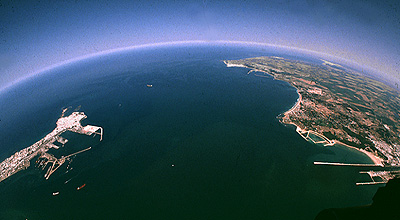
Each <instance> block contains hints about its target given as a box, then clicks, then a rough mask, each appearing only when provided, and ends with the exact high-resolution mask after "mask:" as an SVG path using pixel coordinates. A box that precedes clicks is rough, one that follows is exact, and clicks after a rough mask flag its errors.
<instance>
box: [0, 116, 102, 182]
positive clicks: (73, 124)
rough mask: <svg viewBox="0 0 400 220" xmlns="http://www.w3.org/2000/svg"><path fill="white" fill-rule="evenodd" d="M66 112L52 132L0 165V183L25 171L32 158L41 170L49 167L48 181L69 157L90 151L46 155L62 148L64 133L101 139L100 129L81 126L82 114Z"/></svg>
mask: <svg viewBox="0 0 400 220" xmlns="http://www.w3.org/2000/svg"><path fill="white" fill-rule="evenodd" d="M66 110H67V109H64V110H63V113H62V115H61V117H60V118H59V119H58V120H57V123H56V124H57V127H56V128H55V129H54V130H53V131H52V132H50V133H49V134H47V135H46V136H45V137H44V138H42V139H41V140H39V141H37V142H36V143H34V144H32V145H31V146H29V147H27V148H24V149H22V150H20V151H18V152H16V153H15V154H13V155H12V156H10V157H9V158H7V159H5V160H4V161H3V162H1V163H0V182H1V181H3V180H5V179H7V178H8V177H10V176H12V175H14V174H16V173H17V172H19V171H21V170H25V169H27V168H28V167H29V166H30V164H31V163H30V161H31V160H32V159H34V158H37V162H39V165H40V166H41V167H42V169H44V168H46V167H47V165H49V168H48V170H47V172H46V174H45V178H46V179H48V178H49V177H50V176H51V174H53V173H54V172H55V171H56V170H57V169H58V168H59V167H60V166H62V165H63V164H64V162H65V161H66V160H68V159H69V158H70V157H71V156H73V155H76V154H78V153H81V152H84V151H87V150H89V149H90V147H89V148H86V149H84V150H81V151H78V152H76V153H73V154H70V155H68V156H62V157H61V158H56V157H55V156H54V155H52V154H49V153H47V151H49V150H50V149H59V148H60V147H64V145H65V144H66V143H67V142H68V140H67V139H66V138H63V137H61V135H62V134H63V133H64V132H66V131H71V132H74V133H78V134H84V135H92V134H94V135H96V134H97V135H100V141H101V140H102V139H103V128H102V127H98V126H93V125H86V126H85V127H83V126H82V125H81V121H82V120H83V119H86V118H87V116H86V115H85V114H84V113H83V112H72V113H71V114H70V115H69V116H64V113H65V112H66Z"/></svg>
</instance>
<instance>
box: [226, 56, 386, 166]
mask: <svg viewBox="0 0 400 220" xmlns="http://www.w3.org/2000/svg"><path fill="white" fill-rule="evenodd" d="M223 62H224V63H225V64H226V66H227V67H242V68H248V69H250V71H249V72H248V74H249V73H250V72H252V71H258V72H264V73H267V74H269V75H271V74H270V73H268V72H266V71H263V70H258V69H254V68H250V67H247V66H245V65H242V64H231V63H228V62H226V61H223ZM271 76H273V77H274V79H275V76H274V75H271ZM291 85H292V86H293V87H294V88H295V89H296V92H297V94H298V96H299V97H298V98H297V101H296V102H295V103H294V105H293V106H292V107H291V108H290V109H289V110H287V111H286V112H284V113H283V117H282V119H284V118H285V117H287V116H288V114H290V113H292V112H293V111H295V110H296V109H297V108H299V107H300V104H301V102H302V101H303V99H302V96H301V94H300V92H299V89H298V88H297V87H296V86H295V85H293V84H291ZM280 122H281V123H282V124H287V125H294V126H296V132H297V133H298V134H299V135H300V136H301V137H302V138H304V139H305V140H306V141H309V140H308V139H307V138H309V137H308V133H310V132H312V133H313V134H318V136H320V137H321V138H323V139H325V141H326V142H327V143H326V144H324V146H334V145H335V144H340V145H342V146H345V147H348V148H351V149H354V150H357V151H359V152H361V153H363V154H364V155H366V156H367V157H369V158H370V160H371V161H372V162H373V163H374V164H375V165H377V166H382V167H383V166H384V165H383V159H382V158H380V157H378V156H376V155H375V154H373V153H372V152H369V151H366V150H364V149H360V148H356V147H353V146H350V145H348V144H345V143H343V142H341V141H338V140H330V139H329V138H327V137H325V136H324V135H322V134H320V133H318V132H314V131H307V130H303V129H301V128H300V127H299V126H298V125H297V124H295V123H294V122H292V121H288V122H284V120H280ZM302 133H307V137H305V136H304V135H303V134H302ZM309 139H310V140H311V141H312V142H314V144H317V143H316V142H315V141H314V140H312V139H311V138H309ZM321 143H322V142H321Z"/></svg>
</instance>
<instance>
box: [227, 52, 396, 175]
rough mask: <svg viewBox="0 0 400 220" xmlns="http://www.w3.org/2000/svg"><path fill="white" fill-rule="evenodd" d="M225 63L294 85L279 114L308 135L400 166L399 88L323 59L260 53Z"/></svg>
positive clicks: (312, 140)
mask: <svg viewBox="0 0 400 220" xmlns="http://www.w3.org/2000/svg"><path fill="white" fill-rule="evenodd" d="M224 63H225V64H226V65H227V67H245V68H249V69H250V71H249V73H250V72H261V73H262V74H263V75H266V74H268V75H271V76H273V77H274V79H277V80H282V81H285V82H288V83H289V84H291V85H292V86H294V87H295V88H296V89H297V93H298V95H299V98H298V100H297V103H296V104H295V105H294V106H293V107H292V108H291V109H290V110H289V111H287V112H285V113H283V114H281V115H279V116H278V118H279V119H280V121H281V122H282V123H285V124H293V125H295V126H296V127H297V129H296V131H297V132H298V133H299V134H300V135H301V136H302V137H303V138H304V139H306V140H308V141H311V142H313V143H316V144H323V145H325V146H329V145H333V144H335V143H340V144H343V145H346V146H348V147H352V148H355V149H357V150H359V151H361V152H363V153H365V154H366V155H368V156H369V157H370V158H371V159H373V161H374V163H375V164H376V165H379V166H385V167H389V166H390V167H397V166H400V136H399V134H400V96H399V93H398V91H396V90H395V89H393V88H391V87H389V86H387V85H385V84H384V83H381V82H379V81H377V80H374V79H371V78H369V77H367V76H365V75H363V74H361V73H359V72H356V71H354V70H350V69H348V68H345V67H343V66H341V65H338V64H334V63H331V62H328V61H325V60H321V63H311V62H305V61H304V62H303V61H297V60H296V61H294V60H289V59H284V58H281V57H256V58H248V59H242V60H225V61H224ZM263 75H258V76H263Z"/></svg>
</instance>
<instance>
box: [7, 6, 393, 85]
mask: <svg viewBox="0 0 400 220" xmlns="http://www.w3.org/2000/svg"><path fill="white" fill-rule="evenodd" d="M192 40H201V41H219V40H222V41H251V42H258V43H266V44H272V45H281V46H289V47H295V48H300V49H306V50H312V51H316V52H322V53H326V54H330V55H333V56H337V57H341V58H344V59H347V60H351V61H354V62H356V63H359V64H361V65H363V66H365V67H370V68H372V69H375V70H377V71H379V72H380V73H381V74H382V75H383V76H384V77H386V78H391V79H394V81H396V80H397V81H400V1H368V0H352V1H347V0H345V1H332V0H331V1H327V0H325V1H317V0H308V1H294V0H293V1H290V0H286V1H285V0H284V1H278V0H272V1H268V0H266V1H235V0H233V1H205V0H203V1H117V0H113V1H112V0H111V1H102V0H97V1H79V0H76V1H33V0H32V1H7V0H2V1H0V88H3V87H5V86H7V85H10V84H13V83H15V82H17V81H18V79H21V78H23V77H26V76H28V75H31V74H34V73H36V72H38V71H40V70H41V69H44V68H46V67H49V66H52V65H55V64H57V63H60V62H64V61H66V60H70V59H74V58H77V57H81V56H85V55H89V54H93V53H97V52H101V51H105V50H111V49H115V48H123V47H131V46H136V45H141V44H151V43H160V42H170V41H192Z"/></svg>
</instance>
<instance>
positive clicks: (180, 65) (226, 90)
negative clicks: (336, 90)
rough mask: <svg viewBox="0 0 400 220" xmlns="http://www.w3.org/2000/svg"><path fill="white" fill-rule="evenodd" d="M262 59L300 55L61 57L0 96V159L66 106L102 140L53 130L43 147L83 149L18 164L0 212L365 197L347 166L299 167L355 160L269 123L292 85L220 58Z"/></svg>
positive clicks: (208, 210)
mask: <svg viewBox="0 0 400 220" xmlns="http://www.w3.org/2000/svg"><path fill="white" fill-rule="evenodd" d="M262 55H274V56H281V57H287V58H292V59H300V60H308V61H309V60H312V59H311V58H309V57H304V56H301V55H299V54H294V53H289V52H287V51H280V50H277V49H273V48H260V47H245V46H234V45H175V46H159V47H149V48H140V49H132V50H125V51H120V52H115V53H112V54H108V55H102V56H96V57H92V58H88V59H85V60H81V61H77V62H74V63H70V64H66V65H63V66H60V67H56V68H54V69H52V70H49V71H46V72H44V73H42V74H40V75H37V76H34V77H31V78H29V79H28V80H25V81H23V82H21V83H19V84H17V85H15V86H13V87H11V88H8V89H7V90H5V91H2V93H0V131H1V132H0V159H1V160H4V159H5V158H7V157H9V156H11V155H12V154H13V153H15V152H16V151H18V150H21V149H23V148H26V147H28V146H30V145H31V144H33V143H35V142H36V141H38V140H39V139H41V138H43V137H44V136H45V135H46V134H47V133H49V132H50V131H52V130H53V129H54V128H55V127H56V124H55V123H56V121H57V119H58V118H59V117H60V114H61V111H62V109H63V108H66V107H71V108H70V110H69V111H68V112H69V113H71V112H72V111H73V110H74V109H77V108H79V111H83V112H85V114H86V115H87V116H88V118H87V119H85V120H84V121H83V125H86V124H91V125H97V126H102V127H103V128H104V138H103V141H102V142H99V137H98V136H96V137H88V136H83V135H78V134H73V133H66V134H65V135H63V136H64V137H67V138H68V139H69V140H70V142H68V143H67V144H66V145H65V147H64V148H62V149H59V150H57V151H53V152H52V153H54V154H55V155H67V154H70V153H73V152H76V151H78V150H81V149H84V148H86V147H88V146H92V149H91V150H90V151H87V152H84V153H81V154H79V155H77V156H76V157H73V159H72V161H71V162H70V163H69V167H68V169H67V165H68V164H67V163H66V164H64V165H63V166H62V167H61V168H60V169H59V170H57V171H56V172H55V173H54V174H53V175H52V176H51V177H50V179H49V180H45V179H44V177H43V175H44V173H45V171H43V170H41V169H39V168H37V167H35V166H34V161H31V164H32V166H31V167H30V168H28V169H27V170H25V171H21V172H19V173H17V174H16V175H14V176H12V177H10V178H8V179H7V180H5V181H3V182H1V183H0V195H1V199H0V219H29V220H32V219H313V218H314V217H315V216H316V214H317V213H318V212H319V211H321V210H322V209H325V208H332V207H347V206H359V205H366V204H369V203H371V202H372V197H373V195H374V194H375V192H376V190H377V187H376V186H356V185H355V182H357V181H365V180H368V176H364V175H361V174H359V173H358V171H359V170H360V169H359V168H351V167H350V168H349V167H326V166H314V165H313V161H316V160H318V161H336V162H352V163H353V162H354V163H370V162H371V161H370V160H369V158H368V157H366V156H365V155H363V154H361V153H359V152H358V151H355V150H351V149H347V148H345V147H343V146H334V147H323V146H319V145H314V144H311V143H309V142H306V141H305V140H304V139H302V138H301V137H300V136H299V135H298V134H297V133H296V131H295V128H294V127H293V126H286V125H283V124H280V123H279V121H278V120H277V119H276V116H278V115H279V114H280V113H283V112H285V111H286V110H288V109H290V108H291V107H292V106H293V104H294V103H295V102H296V100H297V98H298V97H297V93H296V90H295V88H293V87H292V86H290V85H289V84H288V83H286V82H282V81H277V80H274V79H273V78H272V77H257V76H255V75H254V74H249V75H247V72H248V69H245V68H227V67H226V65H225V64H224V63H223V62H222V61H223V60H225V59H241V58H247V57H255V56H262ZM315 62H317V61H315ZM148 84H151V85H152V87H151V88H149V87H147V85H148ZM65 182H67V183H65ZM83 184H86V186H85V187H84V188H83V189H81V190H79V191H77V190H76V188H77V187H78V186H81V185H83ZM57 191H58V192H59V193H60V194H59V195H57V196H53V195H52V193H53V192H57Z"/></svg>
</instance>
